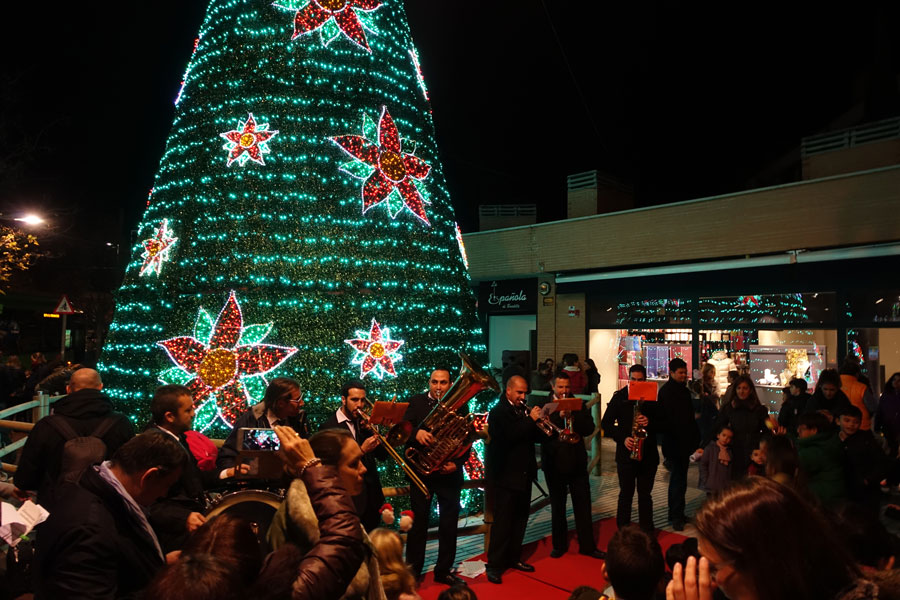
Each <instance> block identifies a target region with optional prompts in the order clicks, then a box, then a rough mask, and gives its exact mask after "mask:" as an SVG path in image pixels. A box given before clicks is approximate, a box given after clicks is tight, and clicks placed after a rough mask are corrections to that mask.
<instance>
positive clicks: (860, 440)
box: [838, 406, 888, 515]
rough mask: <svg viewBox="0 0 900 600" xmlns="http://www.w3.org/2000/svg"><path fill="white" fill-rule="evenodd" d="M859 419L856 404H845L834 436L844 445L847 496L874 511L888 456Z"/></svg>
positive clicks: (878, 504) (885, 472)
mask: <svg viewBox="0 0 900 600" xmlns="http://www.w3.org/2000/svg"><path fill="white" fill-rule="evenodd" d="M861 421H862V411H861V410H860V409H859V407H857V406H848V407H847V408H846V409H844V412H843V413H842V414H841V416H840V425H841V430H840V432H839V433H838V437H839V438H840V440H841V442H842V445H843V448H844V459H845V462H844V473H845V475H846V478H847V497H848V498H849V499H850V501H851V502H855V503H857V504H859V505H860V506H861V507H863V508H865V509H868V510H870V511H871V513H872V514H873V515H877V514H878V508H879V506H880V500H881V480H882V479H884V477H885V476H886V475H887V472H888V459H887V456H886V455H885V453H884V451H883V450H882V449H881V446H879V445H878V442H877V441H875V436H874V435H873V434H872V432H871V430H865V429H860V427H859V425H860V422H861Z"/></svg>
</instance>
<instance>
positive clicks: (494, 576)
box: [487, 571, 503, 583]
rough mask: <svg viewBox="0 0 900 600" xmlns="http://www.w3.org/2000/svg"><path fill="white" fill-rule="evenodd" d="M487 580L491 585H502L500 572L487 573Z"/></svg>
mask: <svg viewBox="0 0 900 600" xmlns="http://www.w3.org/2000/svg"><path fill="white" fill-rule="evenodd" d="M487 580H488V581H490V582H491V583H503V578H502V577H501V576H500V571H488V572H487Z"/></svg>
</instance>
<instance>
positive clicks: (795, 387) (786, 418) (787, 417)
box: [778, 377, 810, 435]
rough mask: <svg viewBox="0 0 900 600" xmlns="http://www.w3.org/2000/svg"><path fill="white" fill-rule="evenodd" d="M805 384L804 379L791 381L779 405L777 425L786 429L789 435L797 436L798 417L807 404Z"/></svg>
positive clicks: (808, 395)
mask: <svg viewBox="0 0 900 600" xmlns="http://www.w3.org/2000/svg"><path fill="white" fill-rule="evenodd" d="M806 388H807V384H806V380H805V379H800V378H799V377H795V378H794V379H791V382H790V385H789V386H788V393H789V394H790V395H789V396H788V397H787V398H785V400H784V402H783V403H782V404H781V410H779V411H778V424H779V425H781V426H782V427H784V428H785V429H787V431H788V433H789V434H790V435H797V424H798V421H799V419H800V415H802V414H803V413H804V412H806V404H807V403H808V402H809V399H810V394H809V393H808V392H807V391H806Z"/></svg>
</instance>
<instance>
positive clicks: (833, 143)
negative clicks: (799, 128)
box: [800, 117, 900, 158]
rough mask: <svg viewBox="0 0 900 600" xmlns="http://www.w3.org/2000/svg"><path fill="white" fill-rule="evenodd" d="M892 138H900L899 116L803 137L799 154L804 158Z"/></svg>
mask: <svg viewBox="0 0 900 600" xmlns="http://www.w3.org/2000/svg"><path fill="white" fill-rule="evenodd" d="M892 139H900V117H894V118H892V119H885V120H883V121H875V122H874V123H866V124H865V125H860V126H858V127H851V128H849V129H842V130H840V131H830V132H828V133H820V134H818V135H811V136H809V137H805V138H803V140H802V141H801V143H800V155H801V156H802V157H803V158H806V157H808V156H814V155H816V154H824V153H825V152H834V151H835V150H844V149H847V148H854V147H856V146H862V145H863V144H871V143H873V142H883V141H885V140H892Z"/></svg>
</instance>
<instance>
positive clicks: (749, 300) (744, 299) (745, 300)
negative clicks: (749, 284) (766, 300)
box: [738, 296, 762, 306]
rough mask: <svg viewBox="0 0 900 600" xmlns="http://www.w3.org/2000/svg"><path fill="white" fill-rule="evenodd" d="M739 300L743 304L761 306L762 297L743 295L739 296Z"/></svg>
mask: <svg viewBox="0 0 900 600" xmlns="http://www.w3.org/2000/svg"><path fill="white" fill-rule="evenodd" d="M738 302H740V303H741V304H742V305H743V306H759V304H760V302H762V298H760V297H759V296H741V297H740V298H738Z"/></svg>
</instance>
